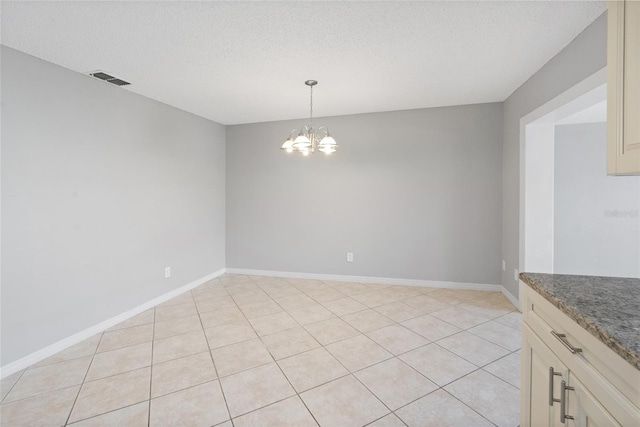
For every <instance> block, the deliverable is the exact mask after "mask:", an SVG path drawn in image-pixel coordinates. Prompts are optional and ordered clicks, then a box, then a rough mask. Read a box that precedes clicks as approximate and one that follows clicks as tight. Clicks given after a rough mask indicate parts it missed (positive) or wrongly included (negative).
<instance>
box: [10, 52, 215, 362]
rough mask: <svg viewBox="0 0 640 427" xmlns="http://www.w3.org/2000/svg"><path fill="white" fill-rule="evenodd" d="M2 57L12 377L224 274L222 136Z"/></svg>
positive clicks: (156, 106) (59, 72) (102, 88)
mask: <svg viewBox="0 0 640 427" xmlns="http://www.w3.org/2000/svg"><path fill="white" fill-rule="evenodd" d="M1 55H2V135H1V136H2V160H1V161H2V163H1V166H2V242H1V243H2V252H1V257H2V258H1V261H2V276H1V280H2V306H1V307H2V315H1V321H2V330H1V331H2V352H1V363H2V365H6V364H8V363H10V362H13V361H15V360H17V359H19V358H21V357H24V356H26V355H28V354H30V353H32V352H34V351H36V350H39V349H41V348H43V347H45V346H47V345H50V344H53V343H55V342H57V341H59V340H61V339H63V338H66V337H68V336H71V335H73V334H74V333H77V332H79V331H82V330H84V329H86V328H88V327H91V326H93V325H96V324H98V323H100V322H102V321H104V320H106V319H109V318H111V317H113V316H115V315H118V314H120V313H123V312H125V311H127V310H129V309H131V308H134V307H136V306H138V305H140V304H142V303H145V302H148V301H149V300H151V299H153V298H155V297H157V296H159V295H162V294H164V293H166V292H169V291H171V290H173V289H176V288H178V287H180V286H183V285H185V284H187V283H189V282H192V281H194V280H197V279H199V278H201V277H204V276H206V275H208V274H211V273H213V272H215V271H217V270H219V269H221V268H224V266H225V249H224V248H225V225H224V221H225V217H224V215H225V128H224V126H222V125H219V124H217V123H214V122H211V121H208V120H205V119H202V118H199V117H196V116H194V115H192V114H189V113H186V112H184V111H181V110H178V109H176V108H173V107H170V106H168V105H165V104H162V103H159V102H156V101H153V100H150V99H148V98H144V97H142V96H139V95H136V94H134V93H131V92H129V91H127V90H126V89H125V88H119V87H116V86H113V85H110V84H108V83H105V82H101V81H98V80H96V79H94V78H92V77H88V76H84V75H81V74H78V73H75V72H72V71H70V70H67V69H64V68H62V67H59V66H57V65H54V64H51V63H48V62H45V61H42V60H39V59H37V58H34V57H32V56H29V55H26V54H23V53H21V52H18V51H15V50H12V49H9V48H7V47H4V46H3V47H2V50H1ZM133 84H135V82H133ZM166 266H170V267H171V273H172V274H171V277H170V278H169V279H165V278H164V268H165V267H166Z"/></svg>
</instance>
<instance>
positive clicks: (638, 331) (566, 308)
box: [520, 273, 640, 370]
mask: <svg viewBox="0 0 640 427" xmlns="http://www.w3.org/2000/svg"><path fill="white" fill-rule="evenodd" d="M520 279H522V281H523V282H524V283H526V284H527V285H529V286H530V287H531V288H532V289H533V290H535V291H536V292H538V293H539V294H540V295H542V296H543V297H544V298H545V299H547V300H548V301H549V302H551V303H552V304H553V305H554V306H556V307H558V308H559V309H560V311H562V312H563V313H565V314H566V315H567V316H569V317H570V318H572V319H573V320H575V321H576V322H577V323H578V324H579V325H580V326H582V327H583V328H585V329H586V330H587V331H589V333H591V335H593V336H595V337H596V338H598V339H599V340H600V341H602V342H603V343H605V344H606V345H607V346H608V347H609V348H611V349H612V350H613V351H615V352H616V353H617V354H619V355H620V356H621V357H622V358H623V359H625V360H626V361H628V362H629V363H630V364H631V365H633V366H635V367H636V368H637V369H639V370H640V279H627V278H619V277H598V276H572V275H566V274H541V273H521V274H520Z"/></svg>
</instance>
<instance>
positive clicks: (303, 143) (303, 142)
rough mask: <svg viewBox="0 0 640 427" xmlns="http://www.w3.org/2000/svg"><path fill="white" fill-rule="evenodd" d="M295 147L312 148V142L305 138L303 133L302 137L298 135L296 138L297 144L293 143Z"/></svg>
mask: <svg viewBox="0 0 640 427" xmlns="http://www.w3.org/2000/svg"><path fill="white" fill-rule="evenodd" d="M293 146H294V147H296V148H304V147H309V146H311V140H309V138H307V137H306V136H304V135H303V134H302V132H301V133H300V135H298V136H297V137H296V140H295V142H294V143H293Z"/></svg>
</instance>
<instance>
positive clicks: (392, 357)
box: [276, 292, 433, 425]
mask: <svg viewBox="0 0 640 427" xmlns="http://www.w3.org/2000/svg"><path fill="white" fill-rule="evenodd" d="M303 293H304V292H303ZM283 309H284V307H283ZM368 309H370V308H368ZM285 311H286V310H285ZM360 311H364V310H360ZM360 311H356V312H354V313H358V312H360ZM334 314H335V313H334ZM348 314H353V313H348ZM345 315H346V314H345ZM338 318H339V319H341V317H339V316H338ZM294 320H295V319H294ZM341 320H343V321H345V320H344V319H341ZM390 320H392V319H390ZM392 321H393V320H392ZM345 322H346V321H345ZM394 322H395V321H394ZM347 323H348V322H347ZM300 326H302V325H300ZM350 326H352V327H353V325H350ZM388 326H390V325H388ZM303 328H304V327H303ZM354 329H356V330H357V331H358V332H360V335H363V336H365V337H366V338H367V339H369V340H371V341H372V342H373V343H375V344H376V345H378V346H380V344H378V343H376V342H375V341H373V340H372V339H371V338H369V337H368V336H367V335H366V334H365V333H363V332H361V331H359V330H358V329H357V328H355V327H354ZM380 329H381V328H380ZM356 336H357V335H356ZM350 338H354V337H349V338H345V339H344V340H339V341H335V342H332V343H329V344H327V345H331V344H335V343H337V342H341V341H345V340H348V339H350ZM320 345H321V347H320V348H323V349H324V350H325V351H326V352H327V353H328V354H330V355H331V357H333V359H334V360H336V361H337V362H338V363H339V364H340V365H341V366H342V367H343V368H344V369H345V370H346V371H347V374H345V375H342V376H340V377H338V378H333V379H332V380H329V381H327V382H325V383H322V384H318V385H316V386H314V387H311V388H309V389H307V390H304V393H306V392H308V391H310V390H313V389H315V388H319V387H321V386H324V385H326V384H328V383H330V382H334V381H337V380H339V379H342V378H346V377H349V376H352V377H353V378H354V379H355V380H356V381H357V382H358V383H360V385H362V386H363V387H364V388H365V389H366V390H367V391H368V392H369V393H371V395H373V397H375V398H376V399H377V400H378V401H379V402H380V403H381V404H382V405H383V406H384V407H385V408H386V409H387V410H389V413H393V410H392V409H391V408H389V406H388V405H387V404H386V403H384V402H383V401H382V400H381V399H380V398H379V397H378V396H377V395H376V394H375V393H374V392H373V391H372V390H371V389H369V387H367V386H366V384H364V383H363V382H362V381H361V380H360V378H358V377H357V375H355V373H356V372H360V371H362V370H364V369H367V368H370V367H371V366H375V365H377V364H381V363H384V362H387V361H389V360H393V359H394V358H397V357H396V356H395V355H394V354H393V353H391V352H390V351H388V350H387V352H388V353H389V354H391V357H390V358H388V359H384V360H381V361H379V362H376V363H374V364H372V365H369V366H365V367H364V368H362V369H359V370H356V371H351V369H349V368H347V367H346V366H345V365H344V364H343V363H342V362H341V361H340V360H339V359H338V358H336V357H335V355H334V354H333V353H331V351H329V350H328V349H327V348H326V345H324V344H322V343H320ZM380 347H381V348H384V347H382V346H380ZM314 350H315V349H312V350H308V351H314ZM385 350H386V349H385ZM303 353H305V352H302V353H299V354H303ZM294 356H295V355H292V356H290V357H294ZM285 359H286V358H285ZM398 360H400V359H399V358H398ZM400 362H401V363H404V361H402V360H400ZM276 364H277V365H278V367H280V365H279V364H278V363H277V362H276ZM280 370H281V371H282V368H280ZM282 374H283V375H285V377H286V374H285V373H284V371H283V372H282ZM420 375H422V374H421V373H420ZM422 376H423V377H424V375H422ZM425 378H426V377H425ZM287 379H288V378H287ZM427 379H428V378H427ZM429 381H431V380H429ZM431 382H433V381H431ZM291 386H292V387H293V384H291ZM293 389H294V391H296V393H297V390H296V389H295V387H293ZM297 394H298V396H299V397H300V400H301V401H302V403H303V404H304V405H305V407H306V408H307V410H308V411H309V413H311V415H312V416H313V418H314V420H315V419H316V418H315V415H313V413H312V412H311V410H310V409H309V408H308V406H307V404H306V402H305V401H304V399H302V396H300V394H301V393H297ZM422 397H424V396H421V397H420V398H422ZM389 413H387V414H385V415H384V416H383V417H382V418H384V417H386V416H387V415H389ZM374 421H375V420H374ZM316 422H318V421H317V420H316ZM403 423H404V421H403ZM318 425H320V423H318Z"/></svg>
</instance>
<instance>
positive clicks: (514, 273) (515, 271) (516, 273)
mask: <svg viewBox="0 0 640 427" xmlns="http://www.w3.org/2000/svg"><path fill="white" fill-rule="evenodd" d="M519 275H520V272H519V271H518V269H517V268H515V269H514V270H513V280H515V281H516V282H517V281H518V280H520V278H519V277H518V276H519Z"/></svg>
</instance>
